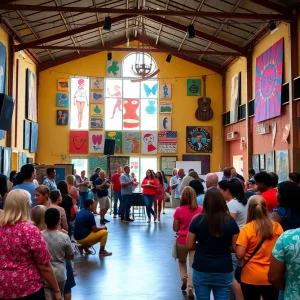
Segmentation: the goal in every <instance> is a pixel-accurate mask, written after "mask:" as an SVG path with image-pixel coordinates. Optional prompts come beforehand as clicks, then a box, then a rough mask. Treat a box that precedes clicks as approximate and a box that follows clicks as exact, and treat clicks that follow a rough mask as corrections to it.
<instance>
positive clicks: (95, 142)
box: [89, 131, 105, 153]
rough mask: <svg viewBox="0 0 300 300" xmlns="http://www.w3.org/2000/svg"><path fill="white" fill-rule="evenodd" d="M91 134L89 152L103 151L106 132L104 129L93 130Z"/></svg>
mask: <svg viewBox="0 0 300 300" xmlns="http://www.w3.org/2000/svg"><path fill="white" fill-rule="evenodd" d="M89 135H90V136H89V153H103V151H104V140H105V139H104V133H103V132H102V131H92V132H90V133H89Z"/></svg>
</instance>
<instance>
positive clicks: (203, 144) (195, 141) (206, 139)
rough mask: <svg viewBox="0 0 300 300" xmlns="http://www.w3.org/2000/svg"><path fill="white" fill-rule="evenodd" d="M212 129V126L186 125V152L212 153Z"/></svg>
mask: <svg viewBox="0 0 300 300" xmlns="http://www.w3.org/2000/svg"><path fill="white" fill-rule="evenodd" d="M212 130H213V128H212V127H211V126H207V127H197V126H187V127H186V152H187V153H197V152H198V153H199V152H202V153H210V152H212Z"/></svg>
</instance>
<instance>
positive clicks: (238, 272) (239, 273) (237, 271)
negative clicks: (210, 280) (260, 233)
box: [234, 238, 266, 283]
mask: <svg viewBox="0 0 300 300" xmlns="http://www.w3.org/2000/svg"><path fill="white" fill-rule="evenodd" d="M265 240H266V239H265V238H263V239H262V240H261V241H260V243H259V244H258V245H257V246H256V248H255V249H254V251H253V252H252V254H251V255H250V257H249V258H248V259H247V260H246V262H245V264H244V265H243V266H242V267H239V266H238V267H237V268H236V269H235V271H234V277H235V280H236V281H237V282H238V283H241V277H242V270H243V269H244V267H245V266H246V265H247V263H248V262H249V261H250V259H251V258H252V257H253V256H254V255H255V254H256V253H257V251H258V250H259V249H260V247H261V246H262V244H263V243H264V241H265Z"/></svg>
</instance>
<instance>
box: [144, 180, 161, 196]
mask: <svg viewBox="0 0 300 300" xmlns="http://www.w3.org/2000/svg"><path fill="white" fill-rule="evenodd" d="M148 181H149V183H150V184H152V185H155V186H157V187H158V182H157V180H156V179H155V178H154V179H148V178H147V177H145V178H144V180H143V182H142V185H144V184H148ZM143 194H144V195H156V189H153V188H150V187H143Z"/></svg>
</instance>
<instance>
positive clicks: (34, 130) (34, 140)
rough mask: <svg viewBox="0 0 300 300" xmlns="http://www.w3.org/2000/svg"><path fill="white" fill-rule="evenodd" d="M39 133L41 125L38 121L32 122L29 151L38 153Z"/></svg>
mask: <svg viewBox="0 0 300 300" xmlns="http://www.w3.org/2000/svg"><path fill="white" fill-rule="evenodd" d="M38 134H39V125H38V123H35V122H31V123H30V147H29V152H31V153H36V152H37V147H38Z"/></svg>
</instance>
